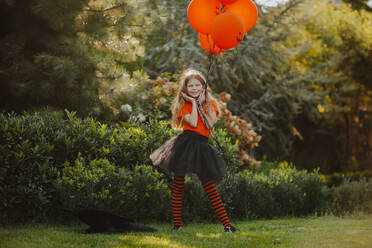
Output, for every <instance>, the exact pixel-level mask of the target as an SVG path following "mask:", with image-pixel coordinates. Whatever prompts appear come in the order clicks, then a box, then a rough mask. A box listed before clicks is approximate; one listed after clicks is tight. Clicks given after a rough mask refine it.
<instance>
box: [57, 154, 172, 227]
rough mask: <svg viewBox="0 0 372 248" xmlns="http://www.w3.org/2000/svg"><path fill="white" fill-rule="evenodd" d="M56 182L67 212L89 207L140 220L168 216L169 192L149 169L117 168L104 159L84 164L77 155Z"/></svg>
mask: <svg viewBox="0 0 372 248" xmlns="http://www.w3.org/2000/svg"><path fill="white" fill-rule="evenodd" d="M57 183H58V187H57V189H58V190H57V193H58V196H59V199H60V200H61V206H63V207H64V208H67V209H69V210H71V211H76V210H79V209H87V208H88V209H91V208H93V209H100V210H105V211H108V212H111V213H115V214H118V215H122V216H130V217H131V218H134V219H136V220H142V221H143V220H147V219H153V220H164V219H166V218H167V217H168V216H169V211H167V203H168V202H169V201H170V190H169V188H168V185H167V184H166V181H165V180H164V176H163V175H162V174H160V173H159V172H157V171H155V170H154V168H153V167H152V166H144V165H137V166H135V167H134V168H133V170H130V169H127V168H120V169H118V168H117V167H116V166H115V165H113V164H111V163H110V162H109V161H108V160H107V159H100V160H92V161H90V162H89V164H85V161H84V159H83V158H82V157H80V156H79V157H78V158H77V159H76V161H75V164H74V165H70V164H69V163H66V164H65V167H64V168H63V170H62V172H61V173H59V176H58V179H57Z"/></svg>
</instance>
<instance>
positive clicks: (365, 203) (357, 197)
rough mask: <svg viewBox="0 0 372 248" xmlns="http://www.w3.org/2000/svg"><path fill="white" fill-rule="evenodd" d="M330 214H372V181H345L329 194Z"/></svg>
mask: <svg viewBox="0 0 372 248" xmlns="http://www.w3.org/2000/svg"><path fill="white" fill-rule="evenodd" d="M328 194H329V196H328V198H329V199H328V206H327V210H328V212H330V213H332V214H334V215H345V214H352V213H355V212H365V213H371V212H372V200H371V199H372V179H369V180H367V179H364V178H363V179H361V180H360V181H350V180H344V181H343V182H342V184H341V185H338V186H333V187H332V188H331V189H330V192H329V193H328Z"/></svg>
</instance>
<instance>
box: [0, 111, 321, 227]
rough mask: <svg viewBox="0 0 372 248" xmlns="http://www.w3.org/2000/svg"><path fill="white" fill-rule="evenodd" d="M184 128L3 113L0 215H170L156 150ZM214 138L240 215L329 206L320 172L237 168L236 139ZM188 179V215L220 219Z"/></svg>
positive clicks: (167, 180) (230, 201)
mask: <svg viewBox="0 0 372 248" xmlns="http://www.w3.org/2000/svg"><path fill="white" fill-rule="evenodd" d="M177 133H179V131H174V130H172V129H170V128H169V122H165V121H157V120H150V121H149V122H147V123H140V122H138V123H136V122H132V123H120V124H116V125H114V126H108V125H106V124H103V123H100V122H98V121H96V120H94V119H92V118H85V119H80V118H77V117H76V116H75V115H74V113H70V112H68V111H66V114H64V113H61V112H47V111H45V112H42V113H34V114H29V113H25V114H23V115H15V114H8V115H5V114H0V140H1V143H0V197H1V199H2V201H1V203H0V204H1V205H0V213H1V215H0V217H1V221H2V222H3V221H6V222H20V221H25V220H30V219H38V218H39V219H42V218H44V219H45V218H47V217H48V216H51V215H55V214H58V212H56V210H58V209H62V208H66V209H70V210H76V209H81V208H88V207H89V208H93V207H94V208H98V209H102V210H109V211H111V212H114V213H117V214H121V215H125V216H130V217H132V218H134V219H137V220H169V219H170V217H171V207H170V206H171V204H170V191H171V188H172V178H171V176H169V175H164V174H161V173H159V172H158V171H157V170H156V168H154V167H153V166H151V165H150V164H151V161H150V159H149V155H150V154H151V153H152V152H153V151H154V150H155V149H157V148H158V147H159V146H160V145H161V144H163V143H164V142H165V141H166V140H167V139H169V138H170V137H172V136H173V135H176V134H177ZM213 135H214V136H215V137H216V139H217V140H218V142H219V144H220V146H221V147H219V146H218V145H216V143H215V141H214V139H210V142H211V144H212V145H214V146H216V148H217V150H219V151H220V152H223V156H224V157H225V159H226V160H227V163H228V165H229V167H228V171H229V173H228V175H229V176H228V177H227V178H226V179H224V180H223V181H221V182H220V183H219V184H218V185H217V188H218V190H219V191H220V193H221V197H222V199H223V201H224V202H225V205H226V208H227V211H228V213H229V214H230V216H231V217H233V218H270V217H274V216H283V215H304V214H309V213H313V212H315V211H319V212H321V211H323V209H324V206H325V194H324V189H323V184H322V181H321V180H320V178H319V175H318V172H317V171H314V172H311V173H309V172H306V171H299V170H296V169H295V168H294V166H293V165H288V164H287V163H285V162H283V163H269V162H264V163H263V166H262V167H261V168H260V169H258V170H257V171H256V172H253V171H250V170H244V171H239V169H238V168H237V167H236V166H235V162H236V151H237V149H236V144H235V145H233V144H231V140H230V138H229V137H228V135H227V133H226V131H225V130H223V129H216V130H215V132H214V133H213ZM192 179H193V180H191V178H189V177H187V180H186V183H185V193H184V201H185V205H184V217H185V220H187V221H190V220H214V221H218V219H217V218H216V216H215V213H214V211H213V209H212V208H211V206H210V203H209V200H208V198H207V196H206V195H205V193H204V190H203V188H202V187H201V185H200V182H199V180H198V179H197V178H194V177H192Z"/></svg>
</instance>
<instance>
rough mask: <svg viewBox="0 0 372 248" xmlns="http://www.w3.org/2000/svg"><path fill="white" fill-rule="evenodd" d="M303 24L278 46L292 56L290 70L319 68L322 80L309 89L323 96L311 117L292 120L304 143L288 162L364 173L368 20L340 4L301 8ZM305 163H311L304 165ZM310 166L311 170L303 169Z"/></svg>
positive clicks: (368, 120) (371, 119)
mask: <svg viewBox="0 0 372 248" xmlns="http://www.w3.org/2000/svg"><path fill="white" fill-rule="evenodd" d="M302 9H303V11H299V14H300V15H302V18H303V19H304V20H305V21H304V22H303V23H302V24H299V25H294V26H293V29H292V33H293V34H294V35H293V36H288V39H287V42H286V43H285V44H284V45H285V46H286V47H289V48H291V49H292V50H293V52H292V54H293V56H292V62H291V64H292V68H294V69H295V70H302V71H304V73H305V74H306V73H308V71H311V70H313V69H314V68H319V70H318V75H319V77H322V78H324V79H327V80H325V82H329V83H326V84H324V83H322V82H321V81H316V80H315V81H314V82H313V86H314V89H316V90H317V91H319V92H323V93H324V100H325V101H324V103H323V104H322V103H321V102H319V104H318V110H317V111H316V112H312V113H311V112H309V113H308V114H307V115H306V114H304V115H301V117H302V118H301V119H297V126H298V127H299V131H300V132H301V133H302V134H303V136H304V141H298V142H297V143H296V145H297V149H296V153H294V154H297V155H295V156H294V159H295V160H296V161H298V163H300V161H303V162H301V163H302V164H303V165H304V166H305V167H313V166H314V164H318V166H321V167H322V168H323V170H324V171H325V172H332V171H335V170H336V171H347V170H357V169H358V170H363V169H368V168H370V167H369V161H370V160H371V159H372V157H371V155H370V150H371V147H372V143H371V141H370V139H371V137H372V136H371V128H370V127H371V124H372V116H371V109H372V108H371V100H372V99H371V97H372V91H371V89H372V88H371V86H372V85H371V82H372V78H371V73H369V71H370V68H371V67H372V57H371V45H372V43H371V40H372V39H371V38H372V33H371V29H370V28H369V23H370V22H371V20H372V15H371V14H370V13H369V12H366V11H364V10H361V11H355V10H352V9H351V8H350V7H348V6H347V5H345V4H341V5H340V6H336V5H333V4H330V3H327V2H325V1H324V2H319V3H317V4H313V3H307V4H305V5H303V6H302ZM305 157H307V158H311V159H305ZM310 163H312V164H313V165H312V166H311V165H309V164H310Z"/></svg>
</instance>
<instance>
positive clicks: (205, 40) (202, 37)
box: [199, 33, 223, 54]
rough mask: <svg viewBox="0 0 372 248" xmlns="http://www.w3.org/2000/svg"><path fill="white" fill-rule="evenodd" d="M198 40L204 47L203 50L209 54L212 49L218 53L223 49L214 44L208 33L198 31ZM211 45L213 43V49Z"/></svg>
mask: <svg viewBox="0 0 372 248" xmlns="http://www.w3.org/2000/svg"><path fill="white" fill-rule="evenodd" d="M199 41H200V44H201V45H202V47H203V48H204V50H205V51H206V52H207V53H209V54H210V53H212V50H213V54H219V53H222V52H223V49H221V48H219V47H218V46H216V45H215V44H214V41H213V39H212V36H211V35H210V34H201V33H199ZM213 45H214V49H213Z"/></svg>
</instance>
